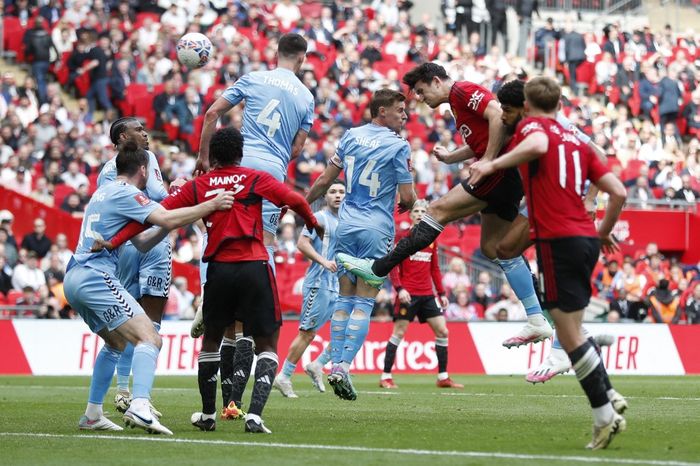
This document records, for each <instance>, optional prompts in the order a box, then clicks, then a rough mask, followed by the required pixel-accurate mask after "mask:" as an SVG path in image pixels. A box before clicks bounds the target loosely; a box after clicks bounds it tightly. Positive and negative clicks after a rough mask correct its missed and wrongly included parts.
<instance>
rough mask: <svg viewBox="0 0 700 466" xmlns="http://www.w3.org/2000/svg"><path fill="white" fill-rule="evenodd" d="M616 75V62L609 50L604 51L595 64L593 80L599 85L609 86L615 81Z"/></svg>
mask: <svg viewBox="0 0 700 466" xmlns="http://www.w3.org/2000/svg"><path fill="white" fill-rule="evenodd" d="M616 76H617V63H615V61H614V58H613V56H612V55H611V54H610V53H609V52H605V53H604V54H603V57H602V58H601V59H600V61H599V62H598V63H596V65H595V80H596V83H597V84H598V85H599V86H602V87H605V88H607V87H609V86H611V85H612V84H613V83H614V82H615V78H616Z"/></svg>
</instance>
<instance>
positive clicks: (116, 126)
mask: <svg viewBox="0 0 700 466" xmlns="http://www.w3.org/2000/svg"><path fill="white" fill-rule="evenodd" d="M132 121H135V122H136V123H138V121H139V120H138V119H136V118H134V117H122V118H119V119H117V120H116V121H115V122H114V123H112V126H110V127H109V140H110V141H112V144H114V145H115V146H116V145H117V144H119V136H121V135H122V133H124V132H126V130H127V128H128V127H129V123H131V122H132Z"/></svg>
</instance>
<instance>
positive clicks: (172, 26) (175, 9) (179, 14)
mask: <svg viewBox="0 0 700 466" xmlns="http://www.w3.org/2000/svg"><path fill="white" fill-rule="evenodd" d="M160 24H161V25H162V26H163V29H164V30H165V31H166V32H172V33H173V34H174V35H176V36H181V35H182V34H184V33H185V29H186V28H187V24H188V20H187V13H186V12H185V10H183V9H182V8H180V6H179V5H178V3H177V2H172V3H171V4H170V7H169V8H168V10H167V11H166V12H165V13H163V16H161V17H160Z"/></svg>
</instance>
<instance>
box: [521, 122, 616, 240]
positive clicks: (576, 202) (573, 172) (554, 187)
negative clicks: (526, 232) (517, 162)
mask: <svg viewBox="0 0 700 466" xmlns="http://www.w3.org/2000/svg"><path fill="white" fill-rule="evenodd" d="M534 133H543V134H544V135H546V136H547V138H548V139H549V144H548V150H547V153H546V154H544V155H543V156H541V157H539V158H537V159H535V160H533V161H531V162H529V163H526V164H522V165H521V166H520V174H521V176H522V178H523V186H524V188H525V195H526V198H527V207H528V211H529V220H530V238H531V239H545V240H546V239H556V238H568V237H575V236H583V237H597V236H598V234H597V232H596V229H595V225H594V224H593V221H592V220H591V218H590V217H589V216H588V213H587V212H586V208H585V207H584V205H583V199H582V197H581V196H582V194H583V192H584V188H585V182H586V180H587V179H588V180H591V181H592V182H594V183H595V182H596V181H598V180H599V179H600V178H601V177H602V176H603V175H605V174H606V173H608V169H607V167H605V165H603V164H602V163H601V162H600V160H598V157H597V156H596V155H595V154H594V153H593V151H592V150H591V149H590V148H589V147H588V146H587V145H585V144H583V143H582V142H581V141H580V140H579V139H578V138H577V137H576V135H575V134H574V133H572V132H571V131H568V130H566V129H564V127H562V126H561V124H559V123H558V122H557V121H556V120H554V119H552V118H546V117H529V118H524V119H523V120H522V121H521V122H520V123H519V124H518V127H517V129H516V131H515V136H514V143H515V145H517V144H519V143H520V142H521V141H523V140H524V139H525V138H527V137H528V136H529V135H531V134H534Z"/></svg>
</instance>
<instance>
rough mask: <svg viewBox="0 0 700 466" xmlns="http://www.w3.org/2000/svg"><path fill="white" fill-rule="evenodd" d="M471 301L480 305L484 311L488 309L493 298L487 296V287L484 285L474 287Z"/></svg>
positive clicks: (479, 284) (478, 284)
mask: <svg viewBox="0 0 700 466" xmlns="http://www.w3.org/2000/svg"><path fill="white" fill-rule="evenodd" d="M469 301H470V302H472V303H474V304H478V305H480V306H481V308H482V309H486V308H487V307H488V305H489V303H490V302H491V297H490V296H489V295H488V294H487V288H486V285H485V284H483V283H477V284H476V285H474V288H473V290H472V294H471V296H470V298H469Z"/></svg>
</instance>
